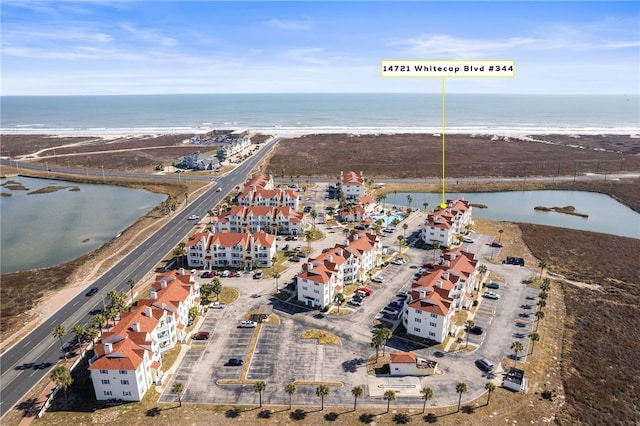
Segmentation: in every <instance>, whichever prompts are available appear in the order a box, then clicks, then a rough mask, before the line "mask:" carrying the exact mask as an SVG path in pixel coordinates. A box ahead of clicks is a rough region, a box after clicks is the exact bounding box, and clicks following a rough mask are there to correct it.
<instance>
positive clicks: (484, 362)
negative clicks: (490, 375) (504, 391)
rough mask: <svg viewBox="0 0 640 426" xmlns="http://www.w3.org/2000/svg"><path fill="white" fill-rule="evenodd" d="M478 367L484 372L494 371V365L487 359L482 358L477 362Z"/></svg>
mask: <svg viewBox="0 0 640 426" xmlns="http://www.w3.org/2000/svg"><path fill="white" fill-rule="evenodd" d="M476 365H477V366H478V367H480V368H481V369H482V370H484V371H491V370H493V363H492V362H491V361H489V360H488V359H486V358H480V359H478V360H476Z"/></svg>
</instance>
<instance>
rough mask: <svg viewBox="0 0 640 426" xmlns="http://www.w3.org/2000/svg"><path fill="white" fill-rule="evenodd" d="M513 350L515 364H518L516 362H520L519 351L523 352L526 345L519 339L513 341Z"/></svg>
mask: <svg viewBox="0 0 640 426" xmlns="http://www.w3.org/2000/svg"><path fill="white" fill-rule="evenodd" d="M511 350H512V351H513V352H514V355H513V366H514V367H515V366H516V362H518V352H522V351H523V350H524V346H522V343H521V342H520V341H518V340H516V341H514V342H513V343H511Z"/></svg>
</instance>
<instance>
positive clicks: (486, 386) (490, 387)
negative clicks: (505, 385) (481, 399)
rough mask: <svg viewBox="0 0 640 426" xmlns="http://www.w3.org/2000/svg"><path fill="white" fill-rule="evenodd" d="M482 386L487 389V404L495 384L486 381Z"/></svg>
mask: <svg viewBox="0 0 640 426" xmlns="http://www.w3.org/2000/svg"><path fill="white" fill-rule="evenodd" d="M484 388H485V389H486V391H487V405H489V400H490V399H491V393H492V392H493V391H494V390H496V385H494V384H493V383H491V382H487V383H485V385H484Z"/></svg>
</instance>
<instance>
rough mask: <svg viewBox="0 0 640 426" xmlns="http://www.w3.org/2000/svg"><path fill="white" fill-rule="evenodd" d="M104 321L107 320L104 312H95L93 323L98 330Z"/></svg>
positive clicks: (100, 329)
mask: <svg viewBox="0 0 640 426" xmlns="http://www.w3.org/2000/svg"><path fill="white" fill-rule="evenodd" d="M106 322H107V318H106V317H105V315H104V314H96V316H95V317H93V324H94V325H95V326H96V327H98V330H99V331H102V327H103V326H104V324H105V323H106Z"/></svg>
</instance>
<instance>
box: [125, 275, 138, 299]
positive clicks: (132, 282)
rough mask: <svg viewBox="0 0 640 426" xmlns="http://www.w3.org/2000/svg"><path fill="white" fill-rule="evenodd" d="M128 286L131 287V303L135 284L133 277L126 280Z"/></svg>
mask: <svg viewBox="0 0 640 426" xmlns="http://www.w3.org/2000/svg"><path fill="white" fill-rule="evenodd" d="M127 283H128V284H129V288H130V289H131V304H132V305H133V288H134V287H135V286H136V281H135V280H134V279H133V278H129V281H127Z"/></svg>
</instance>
